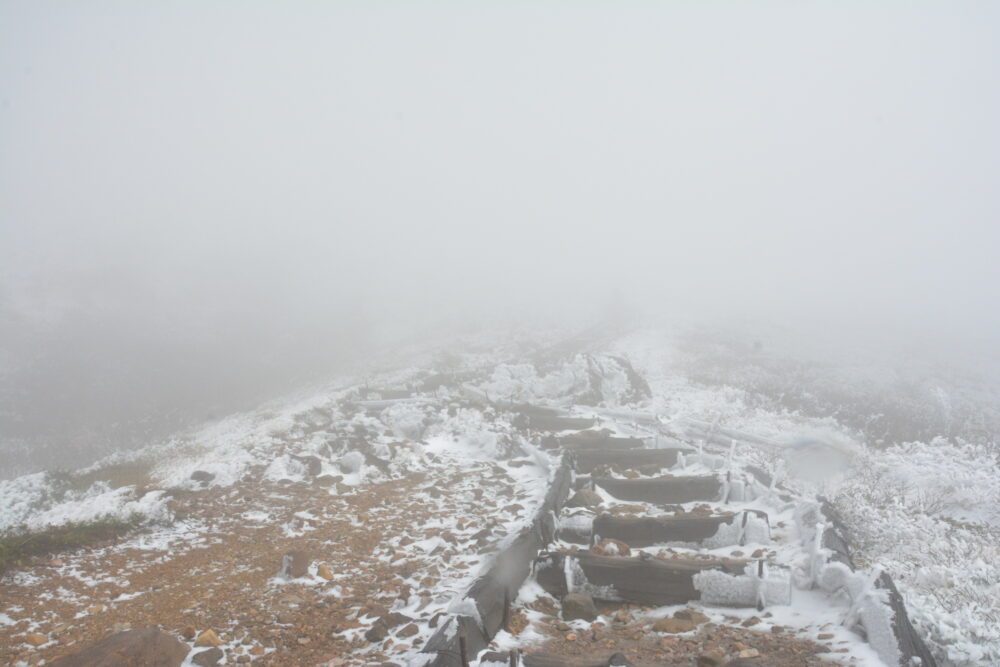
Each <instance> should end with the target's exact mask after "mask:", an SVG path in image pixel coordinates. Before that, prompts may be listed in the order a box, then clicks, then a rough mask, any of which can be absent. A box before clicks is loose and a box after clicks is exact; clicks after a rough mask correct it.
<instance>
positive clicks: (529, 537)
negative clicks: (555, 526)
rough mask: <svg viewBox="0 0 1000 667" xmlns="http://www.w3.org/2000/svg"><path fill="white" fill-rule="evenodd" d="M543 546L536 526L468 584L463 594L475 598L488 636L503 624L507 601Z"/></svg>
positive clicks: (516, 589)
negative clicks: (535, 528) (486, 570)
mask: <svg viewBox="0 0 1000 667" xmlns="http://www.w3.org/2000/svg"><path fill="white" fill-rule="evenodd" d="M543 546H544V542H543V541H542V538H541V535H539V531H538V530H530V531H528V532H526V533H524V534H522V535H519V536H518V537H517V539H515V540H514V541H513V542H512V543H511V544H510V546H508V547H507V548H506V549H504V550H503V552H501V553H500V554H499V555H498V556H497V559H496V562H495V563H494V564H493V567H491V568H490V570H489V571H488V572H487V573H486V574H484V575H483V576H481V577H479V578H478V579H476V581H475V582H473V584H472V586H471V587H470V588H469V592H468V594H467V597H469V598H471V599H472V601H473V602H475V604H476V608H477V609H478V610H479V617H480V618H481V619H482V622H483V630H484V631H485V632H486V634H487V636H488V637H492V636H493V635H495V634H496V633H497V632H499V631H500V629H501V628H502V627H503V624H504V620H505V618H506V614H507V612H508V610H509V607H510V602H511V601H512V600H513V599H514V598H516V597H517V591H518V590H519V589H520V588H521V584H523V583H524V580H525V579H527V578H528V575H529V574H530V573H531V564H532V562H534V560H535V557H536V556H537V555H538V550H539V549H541V548H542V547H543Z"/></svg>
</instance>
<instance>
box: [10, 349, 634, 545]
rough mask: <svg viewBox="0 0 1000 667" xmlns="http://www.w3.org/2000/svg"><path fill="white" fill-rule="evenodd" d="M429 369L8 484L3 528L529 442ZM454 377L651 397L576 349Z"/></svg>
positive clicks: (485, 453)
mask: <svg viewBox="0 0 1000 667" xmlns="http://www.w3.org/2000/svg"><path fill="white" fill-rule="evenodd" d="M500 351H501V352H502V348H501V349H500ZM428 375H431V374H430V373H429V371H427V370H424V369H421V368H417V367H408V368H404V369H403V370H399V371H392V372H387V373H382V374H380V375H377V376H371V377H369V378H367V381H366V382H365V383H363V384H356V385H353V386H350V387H348V388H345V389H339V390H336V391H331V392H321V393H319V394H317V395H315V396H310V397H308V398H306V399H304V400H299V401H297V402H294V403H290V404H287V405H284V406H282V407H278V408H273V407H271V408H268V409H261V410H258V411H256V412H251V413H246V414H239V415H234V416H232V417H229V418H226V419H224V420H222V421H220V422H218V423H216V424H213V425H210V426H208V427H206V428H204V429H202V430H200V431H198V432H196V433H194V434H192V435H190V436H185V437H184V438H178V439H175V440H172V441H169V442H166V443H162V444H157V445H153V446H149V447H145V448H142V449H138V450H132V451H125V452H120V453H117V454H114V455H112V456H109V457H106V458H104V459H102V460H101V461H99V462H97V463H96V464H94V465H92V466H90V467H88V468H85V469H83V470H80V471H76V472H74V473H56V474H53V473H35V474H31V475H25V476H22V477H18V478H15V479H11V480H3V481H0V530H9V529H12V528H16V527H27V528H28V529H30V530H40V529H42V528H44V527H46V526H52V525H60V524H64V523H67V522H81V521H91V520H95V519H98V518H109V517H111V518H117V519H122V520H128V519H132V518H140V519H143V520H146V521H150V522H155V523H168V522H170V521H171V519H172V517H171V512H170V503H169V500H170V493H169V492H170V490H172V489H188V490H198V489H203V488H206V487H227V486H232V485H234V484H237V483H239V482H240V481H241V480H244V479H246V480H250V479H256V480H262V481H270V482H279V481H281V480H290V481H306V480H309V479H311V478H315V477H319V476H323V475H330V476H334V477H336V478H338V479H339V483H340V484H342V485H347V486H357V485H360V484H363V483H365V481H366V480H368V479H371V478H374V477H378V476H379V475H380V474H383V473H386V472H388V471H395V472H401V471H405V470H414V469H419V468H420V466H421V465H422V457H423V452H424V448H425V447H426V445H427V443H429V442H431V441H437V442H442V441H444V442H451V443H455V444H456V445H459V446H461V447H462V448H464V449H463V452H464V454H465V455H470V456H475V457H477V458H498V457H506V456H510V455H511V454H512V453H515V451H516V450H517V448H518V447H519V446H520V445H524V444H527V443H526V442H524V441H523V436H521V435H519V434H518V432H517V431H516V429H514V428H513V427H512V425H511V423H510V415H509V414H502V413H498V412H497V411H494V410H491V409H488V410H482V409H481V408H482V406H480V405H470V404H469V403H468V402H467V401H466V400H465V395H464V393H463V391H462V389H461V387H460V386H459V385H458V383H457V382H453V383H446V384H444V385H442V386H437V387H434V388H433V389H426V390H425V389H423V388H422V382H423V381H424V380H426V378H427V377H428ZM451 375H454V376H466V377H468V376H470V375H471V376H473V379H474V381H473V382H472V383H471V385H470V386H474V387H476V388H477V391H479V392H481V393H482V394H484V395H485V394H490V395H491V397H495V398H496V399H497V400H498V401H499V402H501V403H504V402H509V401H515V400H516V401H522V400H524V401H529V400H530V401H550V402H560V401H562V402H581V401H582V402H593V403H607V402H611V403H612V404H617V403H618V401H626V400H632V399H634V398H636V397H638V396H643V395H645V394H644V392H647V393H648V388H646V387H645V386H644V384H643V383H642V381H641V379H640V378H637V377H636V376H635V375H634V372H633V371H632V369H631V367H630V366H628V364H627V362H624V361H623V360H616V359H614V358H610V357H602V356H594V355H576V356H574V357H572V358H571V359H570V360H569V361H568V362H564V363H559V364H557V365H556V366H555V367H554V368H552V369H551V370H550V371H549V372H544V373H538V372H536V371H535V370H534V367H533V366H530V365H525V364H514V365H508V364H504V363H498V362H497V360H496V359H495V358H493V359H490V358H488V357H487V358H484V355H482V354H473V355H469V356H468V359H467V360H466V361H465V365H464V366H458V367H457V368H452V369H451ZM369 386H381V387H389V388H394V387H395V388H399V389H395V390H394V391H393V392H390V393H404V394H407V395H408V397H407V398H404V399H395V398H389V399H383V398H382V397H381V396H380V394H379V393H378V392H371V391H369V390H368V387H369ZM525 449H528V448H525ZM373 463H374V464H375V465H372V464H373ZM122 471H127V473H128V474H127V475H123V474H122ZM136 477H140V478H141V480H139V481H136V479H135V478H136ZM123 478H126V479H123Z"/></svg>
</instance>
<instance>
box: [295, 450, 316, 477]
mask: <svg viewBox="0 0 1000 667" xmlns="http://www.w3.org/2000/svg"><path fill="white" fill-rule="evenodd" d="M292 458H293V459H295V460H296V461H298V462H299V463H301V464H302V465H303V466H305V473H306V475H308V476H309V477H317V476H318V475H319V474H320V473H321V472H323V463H322V461H320V460H319V457H317V456H311V455H310V456H292Z"/></svg>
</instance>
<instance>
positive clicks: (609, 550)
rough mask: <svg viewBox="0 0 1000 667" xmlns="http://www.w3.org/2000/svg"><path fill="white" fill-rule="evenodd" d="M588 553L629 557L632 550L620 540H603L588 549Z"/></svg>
mask: <svg viewBox="0 0 1000 667" xmlns="http://www.w3.org/2000/svg"><path fill="white" fill-rule="evenodd" d="M590 551H591V552H592V553H595V554H599V555H601V556H631V555H632V550H631V549H630V548H629V546H628V545H627V544H625V543H624V542H622V541H621V540H615V539H611V538H605V539H603V540H601V543H600V544H596V545H594V546H593V547H591V548H590Z"/></svg>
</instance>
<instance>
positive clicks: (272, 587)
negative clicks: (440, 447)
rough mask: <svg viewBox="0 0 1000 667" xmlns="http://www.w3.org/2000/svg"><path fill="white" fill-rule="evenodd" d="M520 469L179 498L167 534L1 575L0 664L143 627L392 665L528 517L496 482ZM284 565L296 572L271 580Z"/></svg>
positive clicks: (324, 658) (475, 469)
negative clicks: (180, 518) (173, 522)
mask: <svg viewBox="0 0 1000 667" xmlns="http://www.w3.org/2000/svg"><path fill="white" fill-rule="evenodd" d="M519 464H520V465H519ZM532 465H533V464H530V463H528V462H525V461H520V462H519V461H514V462H513V465H512V464H511V463H510V462H508V463H504V464H499V463H492V462H475V461H461V460H458V459H456V458H453V457H450V456H445V455H440V456H433V458H432V460H431V461H430V462H429V464H428V466H427V470H425V471H420V472H413V473H409V474H404V475H400V476H399V477H398V478H395V479H391V480H386V481H382V482H378V483H373V484H370V485H367V486H364V487H359V488H356V489H353V488H350V487H345V486H341V488H339V489H337V488H336V485H337V483H334V484H333V485H332V486H331V487H330V488H325V487H322V486H319V485H318V484H317V483H316V482H315V480H312V481H309V482H299V483H292V482H288V483H270V482H266V481H261V480H254V479H252V477H251V478H248V479H247V480H246V481H245V482H244V483H241V484H239V485H237V486H235V487H232V488H210V489H205V490H202V491H192V492H189V493H183V494H178V497H177V498H176V499H175V500H174V501H173V502H174V504H175V511H176V513H177V515H178V516H183V517H184V519H183V521H180V522H179V523H178V524H177V525H175V526H174V527H172V528H169V529H164V530H160V531H155V532H152V533H147V534H142V535H138V536H135V537H133V538H131V539H128V540H125V541H123V542H121V543H119V544H106V545H100V546H98V547H95V548H92V549H87V550H83V551H80V552H77V553H72V554H61V555H59V556H58V557H57V558H54V559H51V560H46V561H44V562H39V563H38V564H36V565H34V566H31V567H27V568H24V569H22V570H20V571H18V572H16V573H13V574H12V575H10V576H7V577H5V578H4V579H3V580H2V582H0V599H2V600H3V607H4V613H5V614H6V615H7V617H8V619H9V620H7V621H5V622H4V624H3V625H0V664H18V663H26V664H29V665H34V664H42V663H43V661H47V660H51V659H53V658H56V657H58V656H61V655H63V654H66V653H67V652H71V651H73V650H74V649H77V648H79V647H81V646H85V645H87V644H90V643H92V642H95V641H97V640H99V639H102V638H103V637H105V636H107V635H109V634H111V633H113V632H116V631H121V630H125V629H129V628H141V627H145V626H156V625H158V626H160V627H162V628H163V629H164V630H165V631H166V632H168V633H170V634H172V635H175V636H176V637H178V638H180V639H181V640H183V641H186V642H187V643H189V644H191V643H195V641H196V640H198V638H199V637H200V636H202V635H203V633H205V632H206V631H209V630H210V631H212V632H213V633H214V634H215V636H216V637H217V639H214V638H212V637H211V635H208V636H206V637H205V638H203V640H202V643H211V644H217V645H218V646H219V648H220V649H221V650H220V652H219V653H218V654H216V653H214V652H213V654H212V655H220V654H221V657H220V660H219V662H220V663H242V662H251V661H253V662H257V661H262V662H264V663H268V664H281V665H290V664H296V665H311V664H317V663H321V662H328V661H331V660H334V659H343V661H342V662H341V663H339V664H344V665H363V664H372V663H375V664H378V663H380V662H382V661H387V660H390V659H391V658H392V657H393V656H398V655H400V654H404V653H406V652H408V651H410V650H412V649H413V643H414V642H415V641H417V640H419V638H420V636H422V635H425V634H426V633H427V631H428V628H430V629H433V627H434V626H435V625H436V620H437V618H436V617H437V616H439V615H440V613H441V611H442V609H443V608H444V607H445V606H446V605H447V603H448V602H449V601H450V599H451V598H452V597H453V596H454V595H455V594H456V593H458V590H459V589H460V588H461V586H462V585H463V583H464V582H466V581H467V580H468V579H469V578H470V577H471V576H472V573H474V572H475V571H476V569H477V567H478V566H479V565H480V564H481V562H482V560H483V558H485V557H486V555H488V554H489V552H490V551H491V550H493V549H494V548H495V547H496V544H497V542H498V540H500V539H501V538H503V537H504V536H505V530H506V528H507V526H508V525H509V524H511V523H516V520H517V518H518V517H519V516H522V515H524V514H526V512H527V509H526V508H525V506H524V504H529V505H530V494H529V493H528V492H526V491H524V490H523V489H520V488H519V486H520V485H519V484H518V482H517V481H516V480H515V479H514V478H513V477H512V476H511V475H510V474H509V471H511V470H518V471H519V472H522V473H523V471H524V470H525V469H526V468H529V467H532ZM327 481H328V480H327ZM284 554H292V555H293V558H291V559H290V560H292V561H296V562H293V563H292V564H291V565H292V566H293V567H298V568H300V569H299V571H295V572H291V573H286V574H288V575H289V576H286V577H281V576H278V575H279V571H280V570H281V569H282V564H283V556H284ZM291 575H299V576H291ZM391 609H393V610H400V609H401V610H402V611H393V612H392V613H390V610H391Z"/></svg>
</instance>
